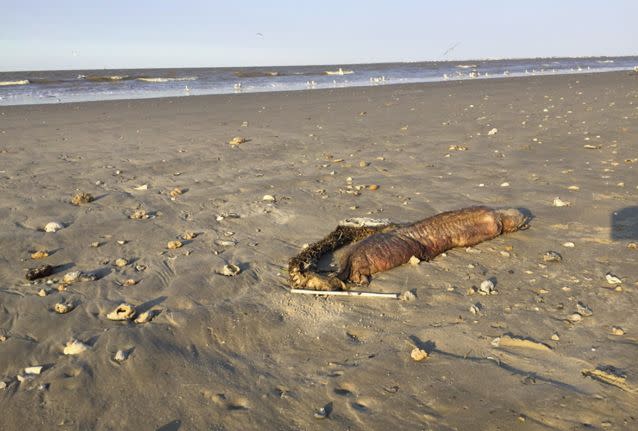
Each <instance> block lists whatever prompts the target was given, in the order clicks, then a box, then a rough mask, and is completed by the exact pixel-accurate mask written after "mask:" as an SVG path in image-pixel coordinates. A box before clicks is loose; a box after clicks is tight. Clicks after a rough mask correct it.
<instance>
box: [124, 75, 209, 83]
mask: <svg viewBox="0 0 638 431" xmlns="http://www.w3.org/2000/svg"><path fill="white" fill-rule="evenodd" d="M135 79H137V80H138V81H144V82H171V81H195V80H197V77H196V76H184V77H181V78H160V77H157V78H155V77H148V76H141V77H139V78H135Z"/></svg>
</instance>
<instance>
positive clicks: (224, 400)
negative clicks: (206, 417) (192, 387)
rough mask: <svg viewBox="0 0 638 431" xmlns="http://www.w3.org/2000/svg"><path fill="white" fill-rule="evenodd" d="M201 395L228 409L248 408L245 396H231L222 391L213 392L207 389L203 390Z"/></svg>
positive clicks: (239, 409) (241, 409) (240, 409)
mask: <svg viewBox="0 0 638 431" xmlns="http://www.w3.org/2000/svg"><path fill="white" fill-rule="evenodd" d="M202 395H204V397H205V398H208V399H209V400H211V401H212V402H214V403H215V404H216V405H217V406H219V407H221V408H224V409H226V410H228V411H243V410H248V409H249V404H248V398H245V397H241V396H240V397H231V396H227V395H226V394H224V393H213V392H211V391H209V390H204V391H203V392H202Z"/></svg>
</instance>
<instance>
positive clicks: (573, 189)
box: [567, 186, 580, 192]
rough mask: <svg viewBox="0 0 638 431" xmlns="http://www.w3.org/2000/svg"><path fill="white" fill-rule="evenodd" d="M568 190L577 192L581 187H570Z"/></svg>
mask: <svg viewBox="0 0 638 431" xmlns="http://www.w3.org/2000/svg"><path fill="white" fill-rule="evenodd" d="M567 190H571V191H573V192H576V191H578V190H580V187H578V186H569V187H567Z"/></svg>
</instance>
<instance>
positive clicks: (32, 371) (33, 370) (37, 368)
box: [24, 365, 44, 375]
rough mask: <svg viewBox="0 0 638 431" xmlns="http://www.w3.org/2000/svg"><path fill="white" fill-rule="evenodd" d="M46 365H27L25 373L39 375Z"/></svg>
mask: <svg viewBox="0 0 638 431" xmlns="http://www.w3.org/2000/svg"><path fill="white" fill-rule="evenodd" d="M43 368H44V367H43V366H42V365H36V366H33V367H26V368H25V369H24V374H30V375H38V374H40V373H41V372H42V369H43Z"/></svg>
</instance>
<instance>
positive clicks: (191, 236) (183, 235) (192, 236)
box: [182, 231, 197, 241]
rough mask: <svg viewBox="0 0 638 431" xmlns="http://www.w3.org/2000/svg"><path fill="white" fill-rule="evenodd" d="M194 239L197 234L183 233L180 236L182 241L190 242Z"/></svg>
mask: <svg viewBox="0 0 638 431" xmlns="http://www.w3.org/2000/svg"><path fill="white" fill-rule="evenodd" d="M195 238H197V234H196V233H195V232H190V231H188V232H184V233H183V234H182V239H184V240H186V241H190V240H192V239H195Z"/></svg>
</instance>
